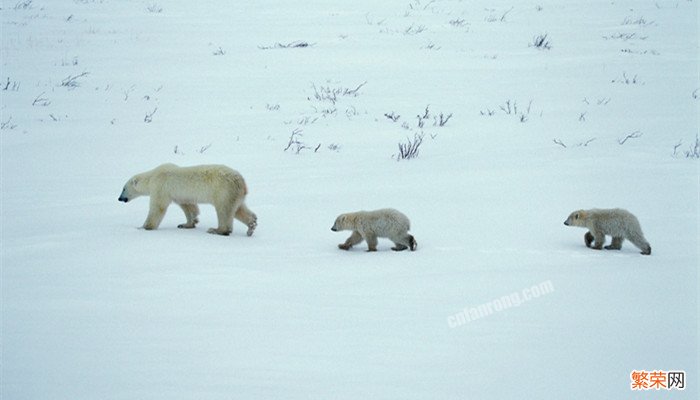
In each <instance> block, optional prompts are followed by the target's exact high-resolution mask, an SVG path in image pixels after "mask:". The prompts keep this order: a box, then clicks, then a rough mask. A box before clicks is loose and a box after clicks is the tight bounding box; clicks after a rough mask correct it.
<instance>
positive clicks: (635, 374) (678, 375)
mask: <svg viewBox="0 0 700 400" xmlns="http://www.w3.org/2000/svg"><path fill="white" fill-rule="evenodd" d="M630 389H631V390H635V391H636V390H684V389H685V371H645V370H641V371H637V370H633V371H632V372H630Z"/></svg>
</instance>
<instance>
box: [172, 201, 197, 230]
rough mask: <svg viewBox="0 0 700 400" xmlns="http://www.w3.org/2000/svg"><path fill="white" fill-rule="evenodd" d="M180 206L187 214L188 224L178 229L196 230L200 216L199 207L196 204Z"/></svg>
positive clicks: (179, 226) (181, 225)
mask: <svg viewBox="0 0 700 400" xmlns="http://www.w3.org/2000/svg"><path fill="white" fill-rule="evenodd" d="M179 206H180V208H182V211H183V212H184V213H185V217H187V222H186V223H184V224H180V225H178V226H177V227H178V228H183V229H192V228H194V227H195V225H197V223H199V219H197V216H198V215H199V207H198V206H197V205H196V204H179Z"/></svg>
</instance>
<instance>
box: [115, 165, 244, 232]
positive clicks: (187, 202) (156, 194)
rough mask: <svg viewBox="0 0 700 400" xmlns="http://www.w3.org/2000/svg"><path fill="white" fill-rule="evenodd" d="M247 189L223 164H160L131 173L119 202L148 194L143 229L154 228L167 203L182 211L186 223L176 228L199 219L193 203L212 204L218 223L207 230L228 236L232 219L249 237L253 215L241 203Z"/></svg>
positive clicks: (237, 174) (241, 179)
mask: <svg viewBox="0 0 700 400" xmlns="http://www.w3.org/2000/svg"><path fill="white" fill-rule="evenodd" d="M246 194H248V188H247V186H246V184H245V181H244V180H243V177H242V176H241V174H239V173H238V172H237V171H234V170H232V169H231V168H229V167H227V166H224V165H197V166H193V167H178V166H177V165H175V164H163V165H161V166H158V167H156V168H154V169H152V170H150V171H146V172H143V173H140V174H138V175H134V176H133V177H132V178H131V179H129V180H128V181H127V182H126V184H125V185H124V189H123V190H122V194H121V195H120V196H119V201H123V202H124V203H126V202H129V201H131V200H133V199H135V198H137V197H140V196H150V209H149V212H148V217H146V222H144V223H143V228H144V229H147V230H151V229H157V228H158V226H159V225H160V223H161V221H162V220H163V217H164V216H165V211H166V210H167V209H168V206H169V205H170V203H176V204H178V205H179V206H180V208H182V211H184V213H185V217H186V218H187V222H185V223H184V224H180V225H178V228H185V229H191V228H194V227H195V226H196V225H197V223H198V222H199V220H198V219H197V216H198V215H199V207H198V206H197V204H201V203H206V204H212V205H214V208H215V209H216V215H217V217H218V220H219V226H218V227H217V228H216V229H214V228H211V229H209V231H208V232H209V233H215V234H219V235H229V234H230V233H231V231H232V229H233V228H232V226H233V219H234V218H236V219H237V220H239V221H241V222H243V223H244V224H246V226H247V227H248V232H247V235H248V236H251V235H252V234H253V231H254V230H255V228H256V226H257V224H258V222H257V220H258V218H257V216H256V215H255V214H254V213H253V212H252V211H250V210H249V209H248V207H247V206H246V205H245V196H246Z"/></svg>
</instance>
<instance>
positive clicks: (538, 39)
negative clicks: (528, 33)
mask: <svg viewBox="0 0 700 400" xmlns="http://www.w3.org/2000/svg"><path fill="white" fill-rule="evenodd" d="M547 36H548V34H546V33H545V34H542V35H537V36H535V37H533V38H532V43H530V47H534V48H536V49H539V50H550V49H551V48H552V45H551V44H550V42H549V38H548V37H547Z"/></svg>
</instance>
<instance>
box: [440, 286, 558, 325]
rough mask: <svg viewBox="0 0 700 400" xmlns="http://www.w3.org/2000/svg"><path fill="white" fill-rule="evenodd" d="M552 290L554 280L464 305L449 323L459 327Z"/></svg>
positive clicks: (449, 318) (448, 318)
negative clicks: (478, 302) (487, 300)
mask: <svg viewBox="0 0 700 400" xmlns="http://www.w3.org/2000/svg"><path fill="white" fill-rule="evenodd" d="M552 292H554V284H553V283H552V281H544V282H542V283H539V284H537V285H533V286H530V287H529V288H525V289H523V290H521V291H519V292H513V293H510V294H507V295H505V296H501V297H499V298H497V299H493V300H491V301H489V302H486V303H483V304H480V305H477V306H474V307H469V306H468V307H464V309H463V310H462V311H460V312H458V313H456V314H453V315H450V316H449V317H447V325H448V326H449V327H450V328H457V327H459V326H463V325H466V324H468V323H470V322H474V321H476V320H479V319H482V318H485V317H488V316H489V315H492V314H494V313H499V312H501V311H505V310H508V309H510V308H513V307H520V306H521V305H523V304H525V303H527V302H530V301H532V300H534V299H538V298H540V297H542V296H546V295H548V294H550V293H552Z"/></svg>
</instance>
